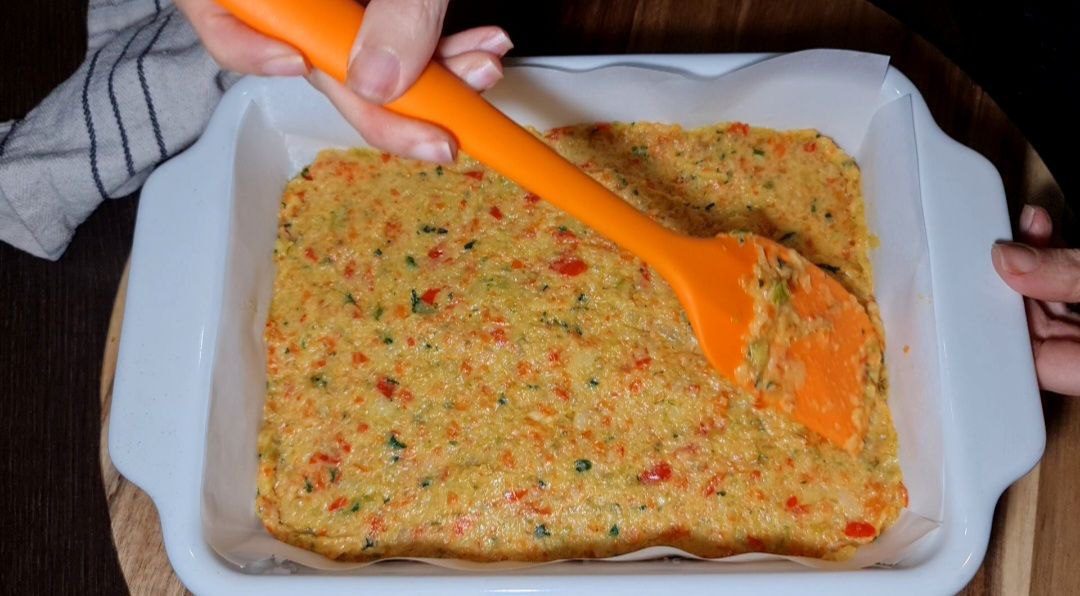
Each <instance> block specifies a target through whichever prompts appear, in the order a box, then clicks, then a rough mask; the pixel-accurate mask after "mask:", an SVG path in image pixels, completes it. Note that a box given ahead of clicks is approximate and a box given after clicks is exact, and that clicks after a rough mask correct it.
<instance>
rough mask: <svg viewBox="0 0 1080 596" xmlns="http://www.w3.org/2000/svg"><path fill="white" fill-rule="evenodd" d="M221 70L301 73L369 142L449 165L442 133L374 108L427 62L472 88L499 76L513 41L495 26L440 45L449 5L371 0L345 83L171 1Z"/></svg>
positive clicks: (197, 8)
mask: <svg viewBox="0 0 1080 596" xmlns="http://www.w3.org/2000/svg"><path fill="white" fill-rule="evenodd" d="M174 2H175V3H176V5H177V7H178V8H179V9H180V10H181V11H182V12H183V13H184V14H185V15H186V16H187V18H188V20H190V21H191V24H192V26H193V27H194V28H195V31H196V33H198V35H199V38H200V39H202V41H203V44H204V45H205V46H206V49H207V51H209V52H210V55H211V56H213V57H214V60H216V61H217V63H218V64H219V65H221V67H222V68H225V69H228V70H232V71H236V72H240V73H245V74H255V75H264V76H298V75H304V76H307V78H308V81H310V82H311V84H312V85H313V86H315V88H317V89H319V90H320V91H322V92H323V93H324V94H325V95H326V96H327V97H328V98H330V101H331V102H332V103H333V104H334V106H335V107H337V109H338V111H340V112H341V114H342V115H343V116H345V119H346V120H347V121H348V122H349V124H351V125H352V126H353V127H355V128H356V130H358V131H359V132H360V134H361V135H362V136H363V137H364V139H365V140H366V141H367V142H368V143H370V144H371V145H373V146H375V147H378V148H379V149H382V150H384V151H389V152H391V153H396V154H398V155H403V156H406V157H413V158H416V159H422V160H426V161H434V162H439V163H450V162H452V161H454V156H455V155H456V154H457V145H456V143H455V141H454V139H453V137H452V136H450V134H449V133H447V132H446V131H445V130H443V129H441V128H439V127H437V126H433V125H431V124H427V123H425V122H420V121H419V120H413V119H411V118H406V117H404V116H399V115H397V114H394V113H393V112H390V111H389V110H387V109H385V108H383V107H382V104H384V103H387V102H389V101H393V100H394V99H396V98H398V97H399V96H400V95H401V94H402V93H404V92H405V90H406V89H408V88H409V87H410V86H412V84H413V83H414V82H416V79H417V78H418V77H419V76H420V73H421V72H423V70H424V67H425V66H427V64H428V62H429V61H430V60H431V59H432V56H434V57H435V59H436V60H438V61H439V62H441V63H442V64H443V65H444V66H446V67H447V68H448V69H449V70H450V71H451V72H453V73H454V74H455V75H457V76H458V77H459V78H461V79H462V80H464V81H465V82H466V83H467V84H468V85H469V86H471V87H472V88H473V89H476V90H477V91H483V90H485V89H488V88H490V87H492V86H493V85H494V84H495V83H497V82H499V80H500V79H502V62H501V58H502V56H503V55H504V54H506V52H508V51H509V50H510V49H511V48H512V47H513V44H512V43H511V42H510V37H509V36H507V34H506V32H505V31H503V30H502V29H500V28H498V27H478V28H475V29H469V30H467V31H463V32H461V33H457V34H455V35H450V36H447V37H445V38H442V39H441V40H440V38H439V35H440V32H441V30H442V23H443V17H444V16H445V14H446V5H447V3H448V2H449V0H371V2H370V3H368V5H367V9H366V11H365V14H364V24H363V26H362V27H361V28H360V33H359V35H358V36H357V38H356V43H355V44H354V45H353V50H352V55H351V56H350V58H349V75H348V79H347V81H346V82H345V84H342V83H339V82H338V81H336V80H334V79H333V78H331V77H330V76H329V75H327V74H325V73H323V72H320V71H318V70H310V69H309V67H308V65H307V63H306V62H305V60H304V57H303V55H302V54H301V53H300V52H299V51H298V50H296V48H293V47H292V46H290V45H288V44H285V43H283V42H280V41H277V40H275V39H271V38H269V37H267V36H265V35H262V34H261V33H259V32H257V31H255V30H254V29H252V28H250V27H248V26H247V25H245V24H244V23H242V22H240V21H239V20H238V19H236V18H235V17H233V16H232V15H230V14H229V13H228V12H227V11H226V10H225V9H224V8H222V7H221V6H219V5H218V4H217V3H215V2H214V1H213V0H174Z"/></svg>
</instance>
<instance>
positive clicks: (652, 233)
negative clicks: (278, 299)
mask: <svg viewBox="0 0 1080 596" xmlns="http://www.w3.org/2000/svg"><path fill="white" fill-rule="evenodd" d="M219 2H220V4H222V5H223V6H224V7H225V8H226V9H228V10H229V11H231V12H232V13H233V14H234V15H236V16H237V17H238V18H240V19H241V20H243V21H244V22H246V23H248V24H249V25H251V26H252V27H254V28H255V29H257V30H259V31H261V32H263V33H265V34H267V35H270V36H272V37H275V38H278V39H281V40H283V41H285V42H287V43H290V44H292V45H293V46H294V47H296V48H298V49H300V50H301V51H302V52H304V54H305V55H306V56H307V58H308V60H310V62H311V63H312V64H313V65H314V66H315V67H317V68H319V69H320V70H322V71H324V72H326V73H328V74H330V75H331V76H333V77H335V78H337V79H338V80H342V81H343V80H345V75H346V71H347V69H348V61H349V54H350V51H351V49H352V45H353V40H354V39H355V38H356V34H357V32H358V31H359V29H360V24H361V21H362V20H363V16H364V11H363V9H362V8H361V7H360V5H359V4H357V3H356V2H354V1H353V0H219ZM387 107H388V108H389V109H391V110H394V111H395V112H398V113H400V114H404V115H406V116H410V117H413V118H417V119H420V120H424V121H427V122H431V123H433V124H436V125H438V126H441V127H443V128H445V129H446V130H448V131H450V132H451V133H452V134H453V135H454V136H455V137H456V138H457V141H458V143H459V145H460V147H461V148H462V149H463V150H464V151H466V152H467V153H468V154H469V155H471V156H473V157H474V158H476V159H477V160H479V161H481V162H483V163H485V164H486V165H488V166H489V167H491V168H493V169H494V170H496V171H498V172H499V173H501V174H503V175H504V176H506V177H507V178H509V179H511V180H513V181H514V182H517V183H518V184H519V185H520V186H522V187H523V188H525V189H526V190H528V191H530V192H533V193H536V194H537V195H539V196H542V197H544V198H545V199H546V200H548V201H550V202H551V203H553V204H555V205H556V206H558V207H559V208H561V209H562V210H564V211H566V212H567V213H569V214H570V215H572V216H574V217H576V218H577V219H579V220H581V221H582V222H584V223H585V224H586V225H588V226H590V227H591V228H593V229H594V230H596V231H597V232H600V233H601V234H603V235H604V236H606V237H607V238H609V239H611V240H613V241H614V242H616V243H618V244H619V245H620V246H622V247H623V248H625V249H627V250H629V251H631V252H633V253H635V254H636V255H638V256H640V257H641V258H642V259H644V260H645V261H646V262H648V263H649V264H650V265H651V266H652V267H653V268H655V269H656V270H657V271H658V272H659V273H660V274H661V275H663V277H664V279H666V280H667V282H668V284H670V286H671V287H672V289H674V291H675V293H676V295H678V297H679V300H680V302H681V303H682V305H683V308H684V309H685V310H686V314H687V317H688V319H689V320H690V324H691V325H692V326H693V328H694V331H695V333H696V335H697V338H698V341H699V343H700V345H701V348H702V351H703V352H704V354H705V356H706V357H707V358H708V360H709V362H710V363H711V364H712V365H713V367H715V368H716V369H717V370H718V371H719V372H720V373H721V374H723V375H724V376H725V377H727V378H728V379H732V380H735V381H736V382H738V383H740V384H741V385H743V386H744V387H746V388H747V389H748V390H750V391H752V392H754V393H755V394H757V395H759V396H762V397H765V398H766V399H767V400H768V401H769V402H770V403H775V404H777V405H779V406H780V407H781V408H782V409H784V410H786V411H789V412H791V413H792V414H793V415H794V417H795V419H796V420H798V421H799V422H801V423H803V424H805V425H806V426H807V427H808V428H810V429H811V430H813V431H815V432H817V433H818V434H820V435H821V436H823V437H824V438H826V439H827V440H828V441H830V442H832V443H833V444H835V445H837V446H840V447H842V448H845V449H848V450H850V451H856V450H858V449H859V448H860V447H861V444H862V434H863V430H864V426H865V422H864V421H865V416H866V414H865V411H864V407H863V403H864V401H865V395H866V394H865V392H866V383H867V382H868V379H867V373H866V367H867V361H868V358H869V357H870V356H869V352H870V347H871V346H872V345H876V344H873V342H876V335H875V333H874V329H873V326H872V325H871V323H870V320H869V317H868V316H867V314H866V312H865V310H864V309H863V308H862V306H861V305H860V304H859V302H858V301H857V300H856V299H855V297H854V296H852V295H851V294H849V293H848V292H847V291H846V290H845V289H844V288H843V287H842V286H841V285H840V284H839V283H837V281H836V280H834V279H832V278H831V277H829V276H828V275H827V274H825V273H824V272H822V271H821V270H819V269H818V268H817V267H815V266H814V265H812V264H810V263H808V262H807V261H806V260H805V259H802V258H801V257H800V256H799V255H798V254H797V253H795V252H794V251H792V250H791V249H789V248H787V247H785V246H782V245H780V244H777V243H775V242H773V241H771V240H768V239H765V238H761V237H758V236H754V235H750V234H741V235H726V234H725V235H720V236H719V237H716V238H691V237H687V236H683V235H680V234H676V233H674V232H672V231H670V230H668V229H666V228H664V227H663V226H661V225H659V224H657V223H656V222H654V221H653V220H652V219H650V218H649V217H647V216H645V215H644V214H642V213H641V212H639V211H637V210H636V209H635V208H633V207H631V206H630V205H629V204H627V203H625V202H624V201H623V200H622V199H621V198H619V197H618V196H617V195H615V194H613V193H612V192H610V191H608V190H607V189H606V188H604V187H603V186H602V185H600V184H599V183H598V182H596V181H595V180H593V179H592V178H590V177H589V176H588V175H586V174H585V173H583V172H581V171H580V170H579V169H578V168H577V167H576V166H574V165H573V164H571V163H570V162H568V161H566V160H565V159H563V158H562V157H561V156H559V155H558V154H557V153H556V152H555V151H553V150H552V149H551V148H550V147H548V146H547V145H545V144H544V143H543V142H541V141H540V140H539V139H537V138H536V137H535V136H533V135H532V134H531V133H529V132H528V131H526V130H525V129H523V128H521V127H520V126H518V125H517V124H515V123H514V122H513V121H511V120H510V119H509V118H507V117H506V116H505V115H503V114H502V113H501V112H499V111H498V110H497V109H495V108H494V107H493V106H492V105H491V104H489V103H487V101H485V100H484V99H483V98H482V97H480V95H479V94H477V93H476V92H474V91H473V90H472V89H470V88H469V87H468V86H466V85H465V84H464V83H463V82H461V81H460V80H458V79H457V78H456V77H455V76H454V75H452V74H451V73H450V72H449V71H447V70H446V69H444V68H443V67H441V66H439V65H438V64H434V63H432V64H430V65H428V67H427V69H426V70H425V71H424V73H423V75H422V76H421V77H420V79H419V80H418V81H417V82H416V84H415V85H413V87H412V88H410V89H409V90H408V92H406V93H405V94H404V95H403V96H402V97H401V98H399V99H397V100H395V101H393V102H391V103H390V104H389V105H388V106H387ZM777 267H780V268H784V267H788V268H793V269H794V270H796V271H798V272H799V275H798V276H797V277H796V278H791V277H789V278H785V279H786V281H783V282H770V283H784V284H785V288H784V289H783V290H782V292H781V293H782V295H783V298H784V299H783V305H777V304H771V305H770V304H768V299H767V293H766V292H763V291H760V290H761V288H764V285H763V284H764V281H761V282H759V281H758V280H759V279H763V278H766V277H769V276H770V272H771V271H774V270H775V269H776V268H777ZM770 279H771V278H770ZM763 296H765V298H762V297H763ZM780 306H783V307H784V308H787V309H789V310H788V311H786V312H788V313H794V314H795V315H796V316H797V317H798V320H800V321H801V322H802V323H804V324H801V325H795V326H793V327H789V329H791V328H794V329H797V330H799V331H798V333H795V334H794V335H792V334H788V335H785V337H784V338H779V339H778V338H777V337H772V338H769V337H761V336H760V334H761V333H766V331H762V329H769V328H771V327H769V326H767V325H766V326H765V327H762V326H761V325H758V324H755V320H759V321H760V320H761V319H762V318H764V317H765V315H764V314H761V313H762V312H763V311H764V310H773V311H775V310H776V309H777V308H779V307H780ZM755 317H758V319H755ZM761 346H765V348H764V349H762V348H761ZM755 347H757V348H758V349H757V350H754V349H751V348H755ZM770 347H771V350H770V349H769V348H770ZM764 351H769V352H770V353H772V354H773V360H774V361H772V362H770V363H768V365H767V366H766V365H764V364H763V363H762V362H760V360H761V354H762V353H763V352H764ZM766 368H768V369H769V370H771V371H772V372H773V373H776V374H775V375H774V377H775V379H776V382H770V383H769V384H768V385H767V386H764V387H763V386H762V383H761V375H760V372H761V371H762V370H764V369H766ZM755 369H756V370H755Z"/></svg>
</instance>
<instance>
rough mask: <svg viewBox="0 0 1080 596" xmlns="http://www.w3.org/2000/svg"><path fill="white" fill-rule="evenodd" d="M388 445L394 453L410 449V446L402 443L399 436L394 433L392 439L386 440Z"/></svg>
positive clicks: (391, 435)
mask: <svg viewBox="0 0 1080 596" xmlns="http://www.w3.org/2000/svg"><path fill="white" fill-rule="evenodd" d="M386 444H387V445H388V446H389V447H390V448H391V449H393V450H394V451H400V450H402V449H405V448H406V447H408V445H406V444H405V443H402V442H401V439H398V437H397V435H396V434H394V433H390V438H389V439H387V440H386Z"/></svg>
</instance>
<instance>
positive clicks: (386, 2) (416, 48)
mask: <svg viewBox="0 0 1080 596" xmlns="http://www.w3.org/2000/svg"><path fill="white" fill-rule="evenodd" d="M447 1H448V0H371V2H370V3H369V4H368V6H367V10H366V12H365V14H364V24H363V25H362V26H361V27H360V35H359V36H357V38H356V44H355V46H354V47H353V55H352V59H351V60H350V62H349V75H348V80H347V86H348V87H349V88H350V89H352V90H353V91H355V92H356V93H357V94H359V95H360V96H361V97H363V98H364V99H366V100H367V101H368V102H370V103H376V104H383V103H386V102H389V101H392V100H394V99H396V98H397V97H398V96H400V95H401V94H402V93H403V92H404V91H405V90H406V89H408V88H409V86H411V85H412V84H413V82H415V81H416V79H417V77H419V76H420V73H421V72H422V71H423V70H424V67H425V66H427V64H428V62H429V61H431V56H432V55H433V54H434V53H435V46H436V45H437V44H438V43H439V34H440V32H441V30H442V23H443V16H444V15H445V14H446V4H447Z"/></svg>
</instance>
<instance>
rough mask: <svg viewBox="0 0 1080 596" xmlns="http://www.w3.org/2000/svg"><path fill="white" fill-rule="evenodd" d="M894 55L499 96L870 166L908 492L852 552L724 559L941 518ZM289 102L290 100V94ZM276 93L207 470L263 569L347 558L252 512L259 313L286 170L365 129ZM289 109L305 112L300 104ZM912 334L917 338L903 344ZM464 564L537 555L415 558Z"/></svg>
mask: <svg viewBox="0 0 1080 596" xmlns="http://www.w3.org/2000/svg"><path fill="white" fill-rule="evenodd" d="M887 69H888V58H887V57H884V56H878V55H871V54H862V53H855V52H846V51H836V50H816V51H807V52H800V53H795V54H788V55H783V56H779V57H776V58H771V59H768V60H765V61H762V62H759V63H757V64H753V65H750V66H747V67H744V68H742V69H740V70H737V71H734V72H732V73H729V74H727V75H724V76H721V77H718V78H712V79H704V78H699V77H694V76H690V75H687V74H684V73H679V72H667V71H662V70H656V69H646V68H638V67H608V68H603V69H598V70H594V71H589V72H566V71H560V70H555V69H550V68H539V67H521V68H514V69H508V71H507V75H506V79H505V80H504V81H503V83H501V84H500V85H499V86H498V87H497V88H496V89H495V90H493V91H492V92H491V93H490V94H489V95H488V97H489V99H490V100H491V101H492V102H493V103H495V104H496V105H497V106H499V107H500V108H501V109H503V110H504V111H505V112H506V113H507V114H508V115H510V116H511V117H512V118H514V119H516V120H517V121H518V122H520V123H523V124H527V125H530V126H533V127H536V128H539V129H545V128H550V127H553V126H560V125H567V124H573V123H579V122H592V121H634V120H636V121H655V122H667V123H679V124H682V125H683V126H686V127H696V126H704V125H708V124H713V123H716V122H722V121H732V120H738V121H743V122H748V123H750V124H752V125H755V126H766V127H771V128H777V129H791V128H816V129H818V130H820V131H821V132H822V133H824V134H826V135H829V136H831V137H832V138H833V139H835V140H836V142H837V143H838V144H839V145H840V146H841V147H842V148H844V150H845V151H847V152H848V153H849V154H851V155H852V156H854V157H855V158H856V160H857V161H858V163H859V165H860V167H861V168H862V176H863V192H864V196H865V199H866V203H867V217H868V224H869V227H870V229H871V232H872V233H873V234H875V235H876V236H877V237H878V238H879V239H880V241H881V246H880V248H879V249H877V250H875V251H874V252H873V254H872V261H873V265H874V274H875V281H876V292H875V293H876V295H877V298H878V301H879V303H880V306H881V313H882V318H883V320H884V323H885V331H886V345H887V349H886V355H885V358H886V364H887V367H888V374H889V378H890V381H891V390H890V395H889V404H890V407H891V410H892V413H893V419H894V423H895V425H896V430H897V433H898V435H899V442H900V463H901V467H902V469H903V472H904V481H905V484H906V485H907V488H908V492H909V494H910V504H909V507H908V508H907V509H906V510H905V511H904V512H903V513H902V514H901V517H900V519H899V521H898V522H897V523H896V524H895V525H894V526H892V527H891V528H889V529H888V530H887V531H886V532H884V534H883V535H882V536H881V537H879V538H878V540H876V541H875V542H874V543H872V544H870V545H867V546H864V547H862V548H860V549H859V550H858V552H857V554H856V555H855V557H854V558H853V559H851V560H849V561H845V562H826V561H820V560H816V559H806V558H797V557H776V556H773V555H760V554H748V555H739V556H736V557H728V558H726V559H718V560H717V561H722V562H725V563H740V562H747V561H763V560H775V559H778V558H787V559H790V560H792V561H796V562H798V563H800V564H803V565H808V566H812V567H819V568H829V569H837V568H840V569H852V568H859V567H865V566H869V565H875V564H884V565H888V564H895V563H897V562H899V561H901V560H902V559H903V558H904V556H905V555H906V554H908V553H909V552H910V549H911V547H912V545H913V544H914V543H915V542H916V541H918V540H919V539H920V538H922V537H924V536H926V535H928V534H929V533H931V532H932V531H933V530H934V529H935V528H936V527H937V526H938V525H939V522H940V519H941V511H942V503H943V486H944V477H943V473H944V462H943V452H942V449H941V428H940V409H941V407H942V406H941V404H942V403H943V402H942V399H941V393H940V386H939V363H938V353H937V341H936V329H935V324H934V313H933V304H932V300H931V296H932V294H931V278H930V264H929V258H928V247H927V239H926V232H925V225H924V221H923V214H922V199H921V195H920V192H919V171H918V158H917V155H916V146H915V129H914V125H913V120H912V110H911V102H910V98H909V97H907V96H903V97H895V96H888V94H886V93H884V92H883V90H882V81H883V80H884V77H885V74H886V71H887ZM284 105H286V106H287V105H288V102H285V103H284ZM279 107H280V106H277V104H275V103H274V102H273V101H263V102H259V101H258V100H257V99H256V100H255V103H253V105H252V107H251V109H249V111H248V113H247V115H246V116H245V118H244V119H243V122H241V123H240V129H239V134H238V144H237V148H236V154H235V155H236V176H235V180H234V188H233V201H234V209H233V215H232V217H233V221H232V223H231V231H232V234H231V239H230V250H229V254H228V257H227V258H228V263H227V268H226V271H227V278H226V291H225V295H224V297H223V304H222V315H221V321H220V324H219V330H218V338H217V348H216V352H215V366H214V373H213V383H212V395H211V403H210V412H209V423H208V436H207V459H206V463H205V473H204V479H203V482H204V486H203V531H204V536H205V538H206V540H207V541H208V543H209V544H210V545H211V546H212V547H213V548H214V549H215V551H217V552H218V553H219V554H220V555H221V556H222V557H224V558H226V559H228V560H229V561H231V562H233V563H235V564H237V565H239V566H241V567H243V568H244V569H246V570H249V571H252V572H274V571H276V572H288V570H289V569H293V568H295V565H294V564H300V565H303V566H306V567H309V568H313V569H318V570H347V569H355V568H358V567H362V566H363V565H362V564H355V563H337V562H333V561H330V560H328V559H326V558H324V557H322V556H320V555H317V554H315V553H312V552H309V551H306V550H302V549H298V548H295V547H292V546H289V545H286V544H284V543H281V542H279V541H277V540H276V539H274V538H273V537H272V536H270V535H269V534H268V533H267V532H266V531H265V529H264V528H263V527H262V524H261V523H260V522H259V521H258V519H257V518H256V516H255V512H254V497H255V476H256V471H257V469H256V468H257V461H256V453H255V449H256V447H255V446H256V435H257V433H258V429H259V425H260V423H261V420H262V404H263V399H264V391H265V381H266V373H265V360H264V346H263V341H262V332H263V325H264V324H265V321H266V316H267V312H268V307H269V301H270V293H271V287H272V283H273V267H272V263H271V254H272V247H273V241H274V234H275V231H276V230H275V223H274V222H275V221H276V217H277V209H278V199H279V197H280V193H281V190H282V188H283V186H284V184H285V182H286V181H287V180H288V178H289V177H290V176H292V175H294V174H295V173H296V172H298V171H299V170H300V168H302V167H303V166H304V165H306V164H307V163H308V162H310V161H311V160H312V159H314V157H315V154H316V153H317V152H318V151H319V150H320V149H323V148H326V147H332V146H350V145H362V144H363V143H362V141H361V140H360V139H359V137H358V136H356V135H355V133H353V132H352V131H351V129H349V128H348V126H347V125H346V124H345V122H344V121H343V120H341V118H340V117H339V116H337V114H336V113H334V112H333V110H332V109H331V108H329V106H328V105H318V106H315V107H313V108H311V109H308V110H305V116H304V118H306V120H305V122H304V124H305V125H304V126H303V127H302V128H297V127H296V126H295V122H294V123H293V125H290V126H285V127H282V126H281V125H280V122H279V121H280V120H281V119H280V118H278V117H276V115H275V113H274V110H275V109H278V108H279ZM290 117H291V118H292V119H293V120H294V121H295V120H296V116H295V115H291V116H290ZM905 346H908V347H909V348H910V351H909V352H908V353H905V352H904V347H905ZM672 555H678V556H683V557H688V558H697V557H692V556H691V555H688V554H687V553H684V552H682V551H679V550H677V549H673V548H667V547H654V548H648V549H644V550H641V551H638V552H635V553H630V554H627V555H623V556H620V557H614V558H612V559H610V560H614V561H640V560H645V559H652V558H658V557H667V556H672ZM420 560H421V561H425V562H428V563H431V564H434V565H439V566H443V567H450V568H454V569H467V570H491V571H493V570H506V569H516V568H521V567H532V566H535V565H536V564H534V563H533V564H529V563H512V562H511V563H471V562H467V561H457V560H448V559H420Z"/></svg>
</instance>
